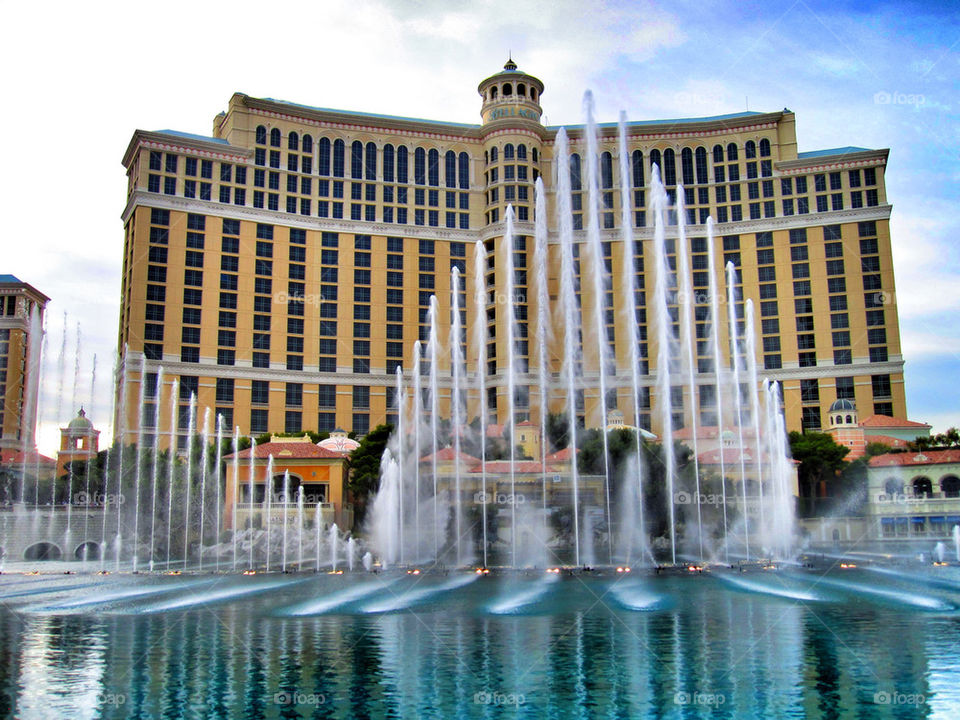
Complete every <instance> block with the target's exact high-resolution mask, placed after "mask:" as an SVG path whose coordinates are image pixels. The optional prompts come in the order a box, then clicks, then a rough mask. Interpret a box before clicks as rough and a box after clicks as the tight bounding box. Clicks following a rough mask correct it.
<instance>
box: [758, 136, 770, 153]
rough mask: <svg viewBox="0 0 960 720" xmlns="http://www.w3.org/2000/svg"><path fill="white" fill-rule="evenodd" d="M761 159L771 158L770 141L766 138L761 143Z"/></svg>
mask: <svg viewBox="0 0 960 720" xmlns="http://www.w3.org/2000/svg"><path fill="white" fill-rule="evenodd" d="M760 157H770V141H769V140H767V139H766V138H763V140H761V141H760Z"/></svg>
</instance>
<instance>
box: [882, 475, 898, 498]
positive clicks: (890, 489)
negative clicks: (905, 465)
mask: <svg viewBox="0 0 960 720" xmlns="http://www.w3.org/2000/svg"><path fill="white" fill-rule="evenodd" d="M883 492H884V493H886V494H887V495H889V496H893V495H902V494H903V482H901V481H900V480H898V479H897V478H887V480H886V482H884V483H883Z"/></svg>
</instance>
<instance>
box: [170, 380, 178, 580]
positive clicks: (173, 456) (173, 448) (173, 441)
mask: <svg viewBox="0 0 960 720" xmlns="http://www.w3.org/2000/svg"><path fill="white" fill-rule="evenodd" d="M179 392H180V381H179V379H178V378H174V379H173V383H172V384H171V385H170V455H169V457H168V458H167V570H169V569H170V549H171V546H172V542H171V533H172V532H173V482H174V471H175V468H176V462H177V422H176V420H174V418H176V416H177V396H178V393H179Z"/></svg>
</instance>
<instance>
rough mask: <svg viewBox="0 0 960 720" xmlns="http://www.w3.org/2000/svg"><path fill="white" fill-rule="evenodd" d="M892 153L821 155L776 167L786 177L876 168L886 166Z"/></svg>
mask: <svg viewBox="0 0 960 720" xmlns="http://www.w3.org/2000/svg"><path fill="white" fill-rule="evenodd" d="M889 155H890V151H889V150H887V149H883V150H862V151H859V152H852V153H841V154H838V155H821V156H819V157H815V158H797V159H796V160H781V161H779V162H777V163H774V167H775V168H776V169H777V170H779V171H780V172H782V173H783V174H784V175H796V174H800V173H808V172H824V171H828V170H838V169H843V168H858V167H874V166H876V165H886V164H887V158H888V157H889Z"/></svg>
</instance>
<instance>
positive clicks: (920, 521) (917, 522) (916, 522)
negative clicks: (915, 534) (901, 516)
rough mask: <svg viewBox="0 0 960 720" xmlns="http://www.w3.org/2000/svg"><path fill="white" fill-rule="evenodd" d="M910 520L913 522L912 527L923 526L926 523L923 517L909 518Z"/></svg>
mask: <svg viewBox="0 0 960 720" xmlns="http://www.w3.org/2000/svg"><path fill="white" fill-rule="evenodd" d="M910 520H912V521H913V524H914V525H925V524H926V522H927V519H926V518H925V517H912V518H910Z"/></svg>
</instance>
